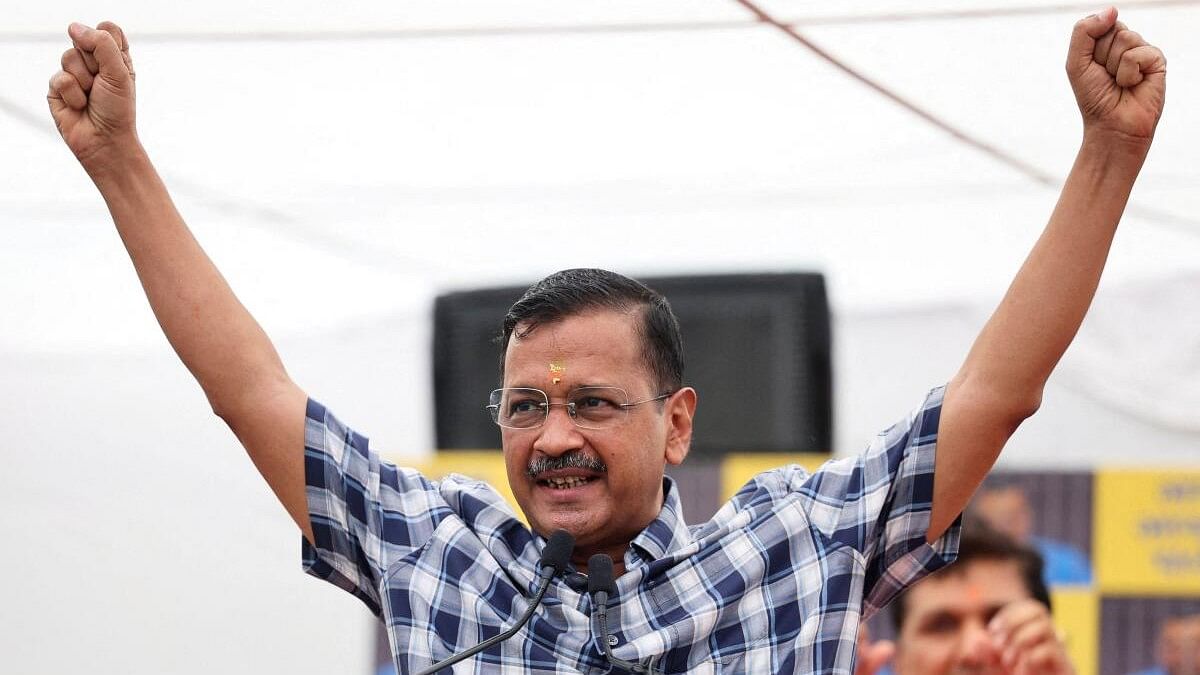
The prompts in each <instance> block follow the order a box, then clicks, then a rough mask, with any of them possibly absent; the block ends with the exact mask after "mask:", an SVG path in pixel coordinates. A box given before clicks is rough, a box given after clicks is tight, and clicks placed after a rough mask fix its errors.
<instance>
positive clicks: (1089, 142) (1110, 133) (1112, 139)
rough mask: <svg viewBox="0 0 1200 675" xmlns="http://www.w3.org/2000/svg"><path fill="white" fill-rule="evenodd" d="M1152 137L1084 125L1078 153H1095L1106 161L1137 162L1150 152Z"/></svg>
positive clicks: (1143, 159) (1141, 160)
mask: <svg viewBox="0 0 1200 675" xmlns="http://www.w3.org/2000/svg"><path fill="white" fill-rule="evenodd" d="M1153 140H1154V139H1153V137H1146V136H1134V135H1132V134H1127V133H1124V132H1121V131H1116V130H1113V129H1106V128H1104V127H1096V126H1085V127H1084V129H1083V143H1082V145H1081V146H1080V154H1088V155H1095V156H1097V157H1101V158H1104V159H1105V160H1108V161H1121V160H1126V161H1136V162H1138V163H1139V164H1140V163H1141V162H1143V161H1145V159H1146V155H1147V154H1148V153H1149V152H1150V144H1151V142H1152V141H1153Z"/></svg>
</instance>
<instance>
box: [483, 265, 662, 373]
mask: <svg viewBox="0 0 1200 675" xmlns="http://www.w3.org/2000/svg"><path fill="white" fill-rule="evenodd" d="M594 309H607V310H615V311H640V312H641V317H640V318H641V320H640V321H639V322H637V325H636V330H637V332H638V334H639V335H640V336H641V338H642V359H643V360H644V362H645V365H646V370H647V371H648V372H649V373H650V376H651V377H652V378H653V380H654V384H655V385H656V387H657V388H658V391H657V392H656V393H657V394H667V393H674V392H675V391H676V390H678V389H679V388H680V387H682V386H683V338H682V336H681V335H680V332H679V320H678V319H676V318H675V313H674V312H672V311H671V303H669V302H667V299H666V297H664V296H663V295H662V294H661V293H659V292H657V291H655V290H653V289H651V288H650V287H648V286H646V285H645V284H643V283H641V282H639V281H635V280H633V279H630V278H629V277H625V276H622V275H620V274H617V273H616V272H609V271H607V270H600V269H569V270H562V271H561V272H555V273H554V274H551V275H550V276H548V277H546V278H545V279H542V280H541V281H539V282H537V283H536V284H534V285H532V286H530V287H529V289H528V290H526V291H525V294H524V295H522V296H521V298H520V299H519V300H517V301H516V302H515V303H514V304H513V306H512V307H510V308H509V310H508V314H507V315H505V317H504V327H503V332H502V334H501V336H500V339H499V342H500V377H501V379H502V380H503V377H504V357H505V353H506V352H507V350H508V343H509V342H510V341H511V339H512V337H513V335H514V334H516V336H517V338H518V339H520V338H523V337H525V336H526V335H529V334H530V333H532V332H533V331H534V330H536V329H537V327H538V326H540V325H542V324H547V323H553V322H555V321H560V320H562V319H565V318H567V317H570V316H575V315H578V314H581V313H583V312H586V311H588V310H594ZM518 326H519V327H520V329H519V330H518Z"/></svg>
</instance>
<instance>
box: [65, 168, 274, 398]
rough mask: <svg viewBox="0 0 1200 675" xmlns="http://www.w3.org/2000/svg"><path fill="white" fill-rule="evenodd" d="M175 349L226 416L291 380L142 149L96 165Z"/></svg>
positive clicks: (103, 189) (95, 170) (128, 247)
mask: <svg viewBox="0 0 1200 675" xmlns="http://www.w3.org/2000/svg"><path fill="white" fill-rule="evenodd" d="M86 168H87V169H88V173H89V175H91V177H92V179H93V181H94V182H95V183H96V186H97V187H98V188H99V189H100V193H101V195H103V197H104V200H105V202H106V203H107V204H108V208H109V211H110V213H111V214H112V217H113V221H114V223H115V224H116V227H117V231H118V233H119V234H120V236H121V240H122V242H124V244H125V248H126V250H127V251H128V252H129V257H130V259H131V260H132V261H133V265H134V268H135V269H136V270H137V274H138V278H139V279H140V280H141V283H142V288H143V289H144V290H145V292H146V297H147V299H148V300H149V301H150V306H151V308H152V309H153V311H154V315H155V317H156V318H157V319H158V322H159V325H160V326H162V329H163V332H164V333H165V334H166V336H167V339H168V340H169V341H170V343H171V346H172V347H173V348H174V349H175V352H176V353H177V354H178V355H179V357H180V359H181V360H182V361H183V362H184V364H185V365H186V366H187V368H188V369H189V370H190V371H191V372H192V374H193V375H194V376H195V377H196V379H197V380H198V381H199V383H200V385H201V387H202V388H203V389H204V392H205V394H206V395H207V396H208V399H209V402H210V403H211V404H212V406H213V409H214V410H215V411H216V412H217V413H218V414H222V413H223V412H224V411H225V409H227V408H229V407H233V406H236V405H238V402H239V401H240V400H242V399H243V398H245V397H246V396H247V395H249V394H250V392H251V391H252V390H254V389H255V388H256V387H259V388H260V387H262V386H263V385H264V384H269V383H271V382H272V381H285V380H286V374H285V372H284V370H283V366H282V364H281V363H280V360H279V357H278V355H277V354H276V352H275V349H274V347H273V346H272V345H271V342H270V340H269V339H268V338H267V336H266V334H265V333H264V332H263V330H262V329H261V328H260V327H259V325H258V323H257V322H256V321H255V320H254V318H253V317H252V316H251V315H250V313H249V312H248V311H246V309H245V308H244V307H243V306H242V304H241V303H240V302H239V301H238V299H237V297H236V296H235V295H234V294H233V291H232V290H231V289H230V288H229V285H228V284H227V283H226V282H225V279H224V278H223V277H222V276H221V273H220V272H219V271H218V270H217V268H216V266H214V265H213V263H212V261H211V260H210V259H209V258H208V256H207V255H206V254H205V253H204V250H203V249H202V248H201V247H200V245H199V243H197V242H196V240H195V238H194V237H193V236H192V233H191V232H190V231H189V230H188V228H187V225H186V224H185V223H184V221H183V218H182V217H181V216H180V215H179V212H178V211H177V210H176V209H175V205H174V204H173V203H172V201H171V197H170V195H169V194H168V193H167V190H166V187H165V186H164V185H163V183H162V180H161V179H160V178H159V176H158V174H157V172H156V171H155V170H154V167H153V165H152V164H151V163H150V160H149V158H148V157H147V156H146V154H145V152H144V151H143V150H142V149H141V147H140V145H137V144H130V146H129V148H128V149H127V150H126V151H125V152H124V153H123V154H122V155H121V156H118V157H112V156H109V157H107V158H106V161H105V164H104V165H103V166H88V167H86Z"/></svg>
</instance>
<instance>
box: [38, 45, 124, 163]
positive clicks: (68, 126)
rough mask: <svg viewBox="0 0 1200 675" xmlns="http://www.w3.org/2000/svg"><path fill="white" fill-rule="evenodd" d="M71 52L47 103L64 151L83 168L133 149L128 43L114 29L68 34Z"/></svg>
mask: <svg viewBox="0 0 1200 675" xmlns="http://www.w3.org/2000/svg"><path fill="white" fill-rule="evenodd" d="M67 34H68V35H69V36H70V38H71V42H72V47H71V48H70V49H68V50H66V51H65V52H63V55H62V70H59V71H58V72H57V73H55V74H54V76H53V77H51V78H50V91H49V93H48V94H47V95H46V100H47V102H48V103H49V104H50V114H51V115H52V116H53V117H54V123H55V125H57V126H58V131H59V133H60V134H62V137H63V140H64V141H65V142H66V144H67V147H69V148H70V149H71V152H73V153H75V156H76V157H77V158H78V159H79V161H80V162H82V163H83V164H84V166H85V167H88V168H89V169H90V165H93V164H97V163H103V161H104V157H105V156H106V155H107V154H108V153H112V152H114V151H119V150H121V149H124V148H126V147H130V144H136V142H137V132H136V130H135V127H134V71H133V61H132V60H131V59H130V58H129V42H128V40H126V39H125V33H124V32H123V31H122V30H121V28H120V27H119V26H117V25H116V24H114V23H111V22H108V21H104V22H101V23H100V24H98V25H97V26H96V28H90V27H88V26H85V25H83V24H79V23H73V24H71V26H70V27H69V28H68V29H67Z"/></svg>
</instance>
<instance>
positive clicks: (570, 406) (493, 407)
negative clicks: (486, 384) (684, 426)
mask: <svg viewBox="0 0 1200 675" xmlns="http://www.w3.org/2000/svg"><path fill="white" fill-rule="evenodd" d="M587 389H615V390H617V391H619V392H621V393H622V394H624V395H625V398H626V399H628V398H629V392H628V391H626V390H625V388H624V387H609V386H589V387H575V388H574V389H572V390H571V391H569V392H567V398H568V399H570V398H571V396H572V395H573V394H575V393H576V392H579V391H584V390H587ZM514 390H519V391H531V392H532V391H536V392H538V393H539V394H541V395H542V399H543V400H544V401H545V402H544V403H539V404H538V406H539V407H540V408H541V409H542V419H541V421H540V422H538V423H537V424H535V425H534V426H531V427H510V426H508V425H506V424H501V423H500V404H499V403H489V404H487V405H485V406H483V409H484V410H486V411H488V417H491V418H492V422H494V423H495V424H496V426H498V427H500V428H502V429H515V430H517V431H528V430H530V429H540V428H542V427H543V426H545V424H546V420H548V419H550V409H551V408H553V407H556V406H561V407H564V408H566V409H567V417H569V418H571V423H572V424H574V425H575V426H577V427H579V428H580V429H588V430H589V431H599V430H604V429H615V428H617V427H619V426H620V425H621V424H624V420H626V419H629V415H628V412H629V409H630V408H633V407H635V406H639V405H642V404H643V403H650V402H652V401H664V400H666V399H668V398H670V397H672V396H674V395H675V394H676V393H678V390H676V391H668V392H666V393H665V394H659V395H658V396H653V397H651V398H646V399H642V400H640V401H633V402H630V403H618V404H616V406H617V407H618V408H620V409H621V410H622V411H624V412H625V413H626V415H625V416H624V417H622V418H621V420H622V421H621V422H619V423H617V424H614V425H613V426H611V427H586V426H583V425H582V424H580V423H579V412H578V411H577V410H576V409H575V404H576V402H575V401H571V400H568V401H565V402H562V403H553V402H551V401H550V394H548V393H546V392H545V391H543V390H541V389H538V388H537V387H500V388H499V389H493V390H492V393H490V394H488V400H489V401H490V400H491V398H492V396H494V395H495V394H496V392H498V391H514Z"/></svg>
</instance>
